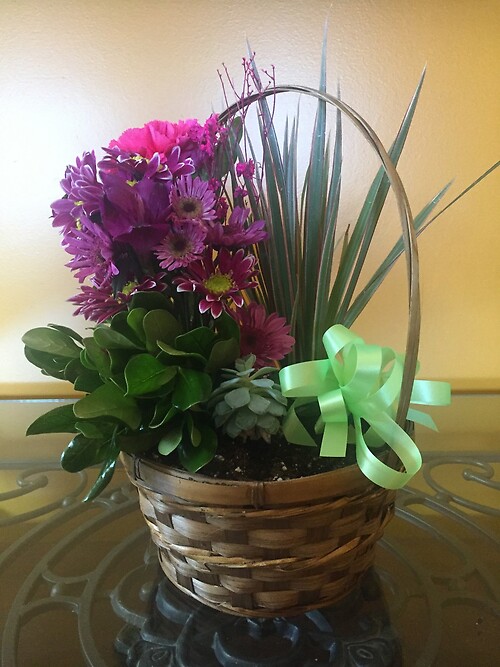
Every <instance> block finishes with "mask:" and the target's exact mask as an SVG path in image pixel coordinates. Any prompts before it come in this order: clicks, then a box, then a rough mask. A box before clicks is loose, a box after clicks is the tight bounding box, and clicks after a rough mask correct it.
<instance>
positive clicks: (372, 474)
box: [354, 414, 422, 489]
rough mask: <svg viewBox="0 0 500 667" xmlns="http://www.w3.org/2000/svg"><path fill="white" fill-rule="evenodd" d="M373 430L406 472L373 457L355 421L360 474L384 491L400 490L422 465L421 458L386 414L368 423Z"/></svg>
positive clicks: (411, 441)
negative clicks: (392, 452)
mask: <svg viewBox="0 0 500 667" xmlns="http://www.w3.org/2000/svg"><path fill="white" fill-rule="evenodd" d="M369 422H370V425H371V426H372V428H373V429H374V430H375V431H376V432H377V433H378V434H379V435H380V436H381V437H382V438H383V439H384V440H385V442H386V443H387V445H388V446H389V447H390V448H391V449H392V450H393V451H394V452H395V453H396V454H397V455H398V457H399V459H400V460H401V462H402V464H403V465H404V467H405V469H406V470H405V471H399V470H394V468H391V467H390V466H388V465H386V464H385V463H383V462H382V461H380V459H378V458H377V457H376V456H375V454H373V453H372V452H371V451H370V450H369V448H368V446H367V444H366V442H365V439H364V437H363V432H362V429H361V421H360V419H359V418H358V417H356V418H355V420H354V424H355V428H356V459H357V462H358V465H359V467H360V469H361V471H362V472H363V473H364V474H365V475H366V477H368V479H369V480H371V481H372V482H374V483H375V484H378V486H382V487H384V488H386V489H401V488H402V487H403V486H404V485H405V484H407V483H408V482H409V481H410V479H411V478H412V477H413V475H415V473H416V472H418V470H419V469H420V467H421V465H422V457H421V455H420V452H419V450H418V447H417V446H416V445H415V443H414V442H413V440H412V439H411V438H410V436H409V435H408V434H407V433H405V431H403V429H402V428H401V427H400V426H398V425H397V424H396V422H395V421H393V420H392V419H391V418H390V417H389V416H388V415H386V414H381V415H377V417H376V418H375V419H370V420H369Z"/></svg>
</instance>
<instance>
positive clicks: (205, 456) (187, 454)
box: [177, 424, 217, 472]
mask: <svg viewBox="0 0 500 667" xmlns="http://www.w3.org/2000/svg"><path fill="white" fill-rule="evenodd" d="M198 428H199V429H200V433H201V441H200V443H199V445H198V446H197V447H193V445H192V444H191V442H189V441H186V440H185V441H183V442H182V443H181V444H180V445H179V447H178V450H177V451H178V453H179V460H180V462H181V464H182V465H183V466H184V468H186V470H188V471H189V472H197V471H198V470H200V468H203V466H204V465H206V464H207V463H209V462H210V461H211V460H212V459H213V458H214V456H215V452H216V451H217V435H216V433H215V431H213V430H212V429H211V428H210V427H209V426H206V425H204V424H203V425H200V424H199V425H198Z"/></svg>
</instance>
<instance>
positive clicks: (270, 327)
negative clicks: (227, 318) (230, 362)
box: [235, 303, 295, 368]
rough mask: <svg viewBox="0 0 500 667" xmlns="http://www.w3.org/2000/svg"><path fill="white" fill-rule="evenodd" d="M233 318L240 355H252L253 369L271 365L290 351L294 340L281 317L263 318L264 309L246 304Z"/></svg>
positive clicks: (264, 316)
mask: <svg viewBox="0 0 500 667" xmlns="http://www.w3.org/2000/svg"><path fill="white" fill-rule="evenodd" d="M235 318H236V319H237V321H238V323H239V325H240V354H241V356H245V355H247V354H254V355H255V357H256V362H255V364H256V367H257V368H262V367H263V366H269V365H272V364H273V363H274V362H275V361H278V360H280V359H283V357H284V356H285V355H287V354H288V353H289V352H290V351H291V349H292V347H293V345H294V343H295V339H294V338H293V337H292V336H290V335H289V334H290V325H289V324H287V323H286V320H285V318H284V317H280V316H279V315H278V314H277V313H271V315H267V313H266V309H265V308H264V306H262V305H258V304H256V303H250V304H249V305H248V307H246V308H240V309H239V310H238V311H237V313H235Z"/></svg>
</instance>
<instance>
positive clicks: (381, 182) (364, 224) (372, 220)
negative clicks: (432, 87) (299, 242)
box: [327, 70, 425, 326]
mask: <svg viewBox="0 0 500 667" xmlns="http://www.w3.org/2000/svg"><path fill="white" fill-rule="evenodd" d="M424 77H425V70H424V71H423V72H422V76H421V77H420V80H419V82H418V85H417V88H416V90H415V93H414V94H413V97H412V99H411V101H410V104H409V106H408V109H407V111H406V114H405V116H404V118H403V121H402V123H401V126H400V128H399V131H398V133H397V135H396V139H395V140H394V142H393V144H392V146H391V148H390V150H389V156H390V157H391V160H392V161H393V163H394V165H395V166H396V165H397V164H398V162H399V158H400V156H401V152H402V150H403V147H404V144H405V142H406V138H407V136H408V131H409V129H410V125H411V122H412V120H413V116H414V113H415V108H416V105H417V102H418V98H419V96H420V91H421V89H422V85H423V82H424ZM388 192H389V179H388V178H387V175H386V173H385V170H384V169H383V168H382V167H381V168H380V169H379V171H378V173H377V175H376V177H375V179H374V181H373V183H372V185H371V187H370V189H369V191H368V194H367V196H366V199H365V202H364V204H363V207H362V209H361V213H360V215H359V217H358V220H357V221H356V225H355V226H354V229H353V231H352V235H351V239H350V241H349V246H348V248H347V251H346V254H345V257H344V260H343V262H342V263H340V265H339V270H338V272H337V275H336V277H335V281H334V284H333V288H332V291H331V293H330V298H329V300H328V311H327V325H328V326H329V325H331V324H333V323H341V324H343V323H344V322H343V317H344V315H345V313H346V312H347V310H348V307H349V305H350V301H351V298H352V295H353V293H354V290H355V288H356V285H357V282H358V279H359V274H360V273H361V269H362V267H363V265H364V262H365V259H366V254H367V252H368V248H369V246H370V243H371V240H372V237H373V233H374V231H375V228H376V226H377V223H378V220H379V217H380V213H381V212H382V208H383V206H384V203H385V200H386V198H387V193H388Z"/></svg>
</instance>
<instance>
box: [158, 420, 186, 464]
mask: <svg viewBox="0 0 500 667" xmlns="http://www.w3.org/2000/svg"><path fill="white" fill-rule="evenodd" d="M182 431H183V423H182V422H178V423H177V424H175V425H173V426H172V428H171V429H170V430H169V431H168V432H167V433H165V435H164V436H163V437H162V439H161V440H160V442H159V443H158V451H159V452H160V454H162V455H163V456H168V455H169V454H171V453H172V452H173V451H174V449H176V448H177V447H178V446H179V444H180V442H181V441H182Z"/></svg>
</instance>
